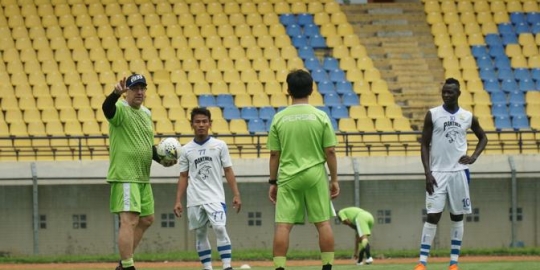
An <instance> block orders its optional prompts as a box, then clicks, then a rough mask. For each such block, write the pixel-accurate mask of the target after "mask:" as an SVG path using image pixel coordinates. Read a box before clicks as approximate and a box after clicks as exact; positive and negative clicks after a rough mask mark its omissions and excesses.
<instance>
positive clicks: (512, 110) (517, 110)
mask: <svg viewBox="0 0 540 270" xmlns="http://www.w3.org/2000/svg"><path fill="white" fill-rule="evenodd" d="M508 113H509V115H510V116H511V117H516V116H522V117H526V116H527V114H526V112H525V106H524V105H523V104H518V103H512V104H510V105H509V109H508Z"/></svg>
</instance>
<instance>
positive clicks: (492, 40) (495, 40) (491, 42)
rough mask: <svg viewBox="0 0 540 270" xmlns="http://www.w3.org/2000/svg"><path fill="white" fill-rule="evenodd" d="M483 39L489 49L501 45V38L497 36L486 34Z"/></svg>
mask: <svg viewBox="0 0 540 270" xmlns="http://www.w3.org/2000/svg"><path fill="white" fill-rule="evenodd" d="M485 39H486V44H487V45H488V46H489V47H492V46H497V45H499V46H500V45H502V40H501V37H500V36H499V35H498V34H487V35H486V38H485Z"/></svg>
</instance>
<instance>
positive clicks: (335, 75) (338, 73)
mask: <svg viewBox="0 0 540 270" xmlns="http://www.w3.org/2000/svg"><path fill="white" fill-rule="evenodd" d="M328 77H329V78H330V81H331V82H334V83H337V82H341V81H346V80H347V76H346V75H345V71H343V70H342V69H340V68H337V69H334V70H329V71H328Z"/></svg>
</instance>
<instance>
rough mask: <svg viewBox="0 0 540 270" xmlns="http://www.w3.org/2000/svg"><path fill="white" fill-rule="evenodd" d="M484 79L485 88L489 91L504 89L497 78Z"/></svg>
mask: <svg viewBox="0 0 540 270" xmlns="http://www.w3.org/2000/svg"><path fill="white" fill-rule="evenodd" d="M482 81H483V83H484V89H485V90H486V91H488V92H489V93H492V92H499V91H502V90H501V86H500V84H499V80H497V79H496V78H492V79H487V80H482Z"/></svg>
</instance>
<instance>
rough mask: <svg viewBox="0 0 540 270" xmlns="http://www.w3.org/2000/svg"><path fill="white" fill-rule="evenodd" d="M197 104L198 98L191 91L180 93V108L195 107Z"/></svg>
mask: <svg viewBox="0 0 540 270" xmlns="http://www.w3.org/2000/svg"><path fill="white" fill-rule="evenodd" d="M198 104H199V100H198V99H197V96H196V95H195V94H193V93H186V94H183V95H182V98H181V99H180V106H181V107H182V108H190V109H191V108H194V107H197V106H198Z"/></svg>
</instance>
